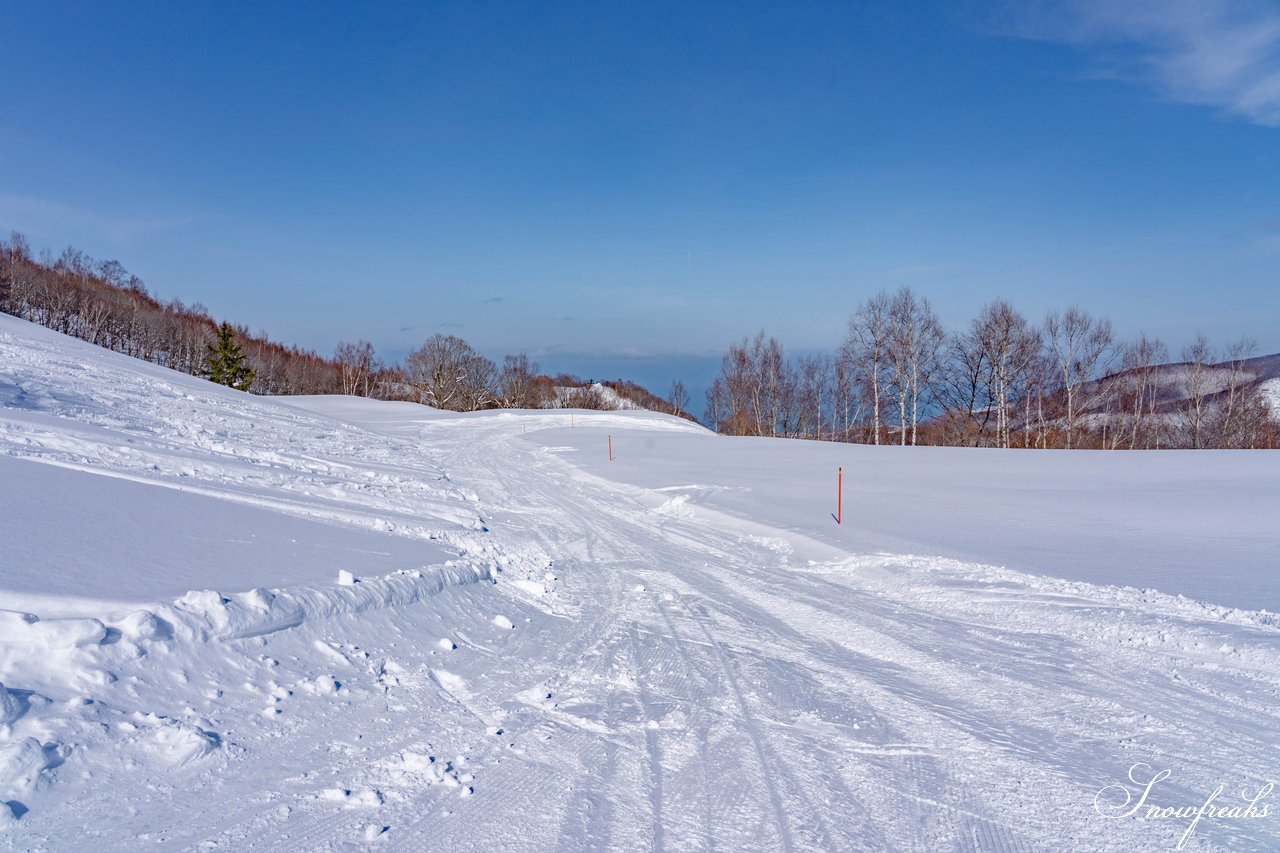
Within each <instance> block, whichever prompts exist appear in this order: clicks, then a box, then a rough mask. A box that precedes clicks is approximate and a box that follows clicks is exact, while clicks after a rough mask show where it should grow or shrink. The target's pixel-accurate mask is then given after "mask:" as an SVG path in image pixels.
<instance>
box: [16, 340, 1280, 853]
mask: <svg viewBox="0 0 1280 853" xmlns="http://www.w3.org/2000/svg"><path fill="white" fill-rule="evenodd" d="M569 422H570V413H569V412H567V411H551V412H489V413H478V414H474V415H455V414H450V413H443V412H437V411H434V410H431V409H427V408H424V407H421V406H416V405H412V404H406V403H385V402H377V401H369V400H362V399H355V398H346V397H328V398H293V399H270V398H260V397H252V396H249V395H246V394H241V393H239V392H235V391H230V390H227V389H223V388H219V387H216V386H214V385H212V384H210V383H207V382H204V381H202V380H198V379H193V378H190V377H186V376H182V375H178V374H175V373H172V372H169V371H166V370H164V369H161V368H157V367H154V366H151V365H147V364H144V363H141V362H137V361H134V360H131V359H128V358H126V357H123V356H119V355H115V354H112V353H109V352H106V351H103V350H99V349H96V348H94V347H91V346H88V345H86V344H83V343H80V342H78V341H73V340H70V339H68V338H64V337H62V336H60V335H56V334H54V333H52V332H49V331H47V330H43V329H39V328H37V327H35V326H31V325H29V324H26V323H23V322H21V321H18V320H14V319H13V318H9V317H3V316H0V485H2V486H3V488H0V681H3V684H4V686H3V688H0V827H2V828H0V847H2V846H5V845H7V846H9V847H10V848H12V849H17V850H95V851H133V850H138V849H161V850H186V849H192V850H229V851H242V850H295V851H319V850H361V849H370V850H379V849H381V850H426V849H439V850H503V851H551V850H564V851H587V850H618V851H637V850H671V851H682V850H690V851H693V850H697V851H702V850H720V851H738V850H744V851H746V850H759V851H800V850H869V851H879V850H904V851H917V850H918V851H951V850H963V851H1043V850H1055V851H1057V850H1063V851H1066V850H1071V851H1092V850H1098V851H1106V850H1124V851H1146V850H1153V851H1154V850H1170V849H1175V848H1177V846H1178V845H1179V844H1181V849H1183V850H1270V849H1278V848H1280V814H1277V811H1278V810H1277V808H1276V806H1277V803H1280V794H1274V793H1270V792H1269V789H1267V788H1266V786H1267V785H1268V784H1269V783H1272V782H1275V781H1277V779H1276V776H1277V761H1276V758H1277V746H1278V745H1280V701H1278V700H1280V690H1278V689H1277V688H1278V687H1280V648H1278V643H1277V641H1278V640H1280V619H1277V618H1276V617H1275V616H1274V615H1272V613H1271V612H1268V611H1274V610H1277V609H1280V582H1278V581H1277V573H1276V566H1277V560H1276V556H1275V545H1276V539H1277V533H1276V530H1277V528H1276V518H1277V517H1280V455H1277V454H1270V453H1266V452H1249V451H1241V452H1224V453H1211V452H1205V453H1201V452H1169V453H1166V452H1156V453H1119V452H1116V453H1104V454H1093V453H1053V452H1043V453H1018V452H1000V451H989V450H973V451H968V450H963V449H952V448H948V449H942V448H938V449H934V448H920V449H910V448H908V449H903V448H873V447H861V446H848V445H835V444H816V443H809V442H787V441H777V440H756V439H728V438H721V437H717V436H714V435H712V434H710V433H708V432H706V431H705V430H702V429H701V428H700V427H697V426H696V425H693V424H690V423H688V422H687V421H681V420H678V419H676V418H671V417H667V416H663V415H657V414H652V413H647V412H640V411H635V412H614V413H601V412H584V411H579V412H575V413H573V423H574V425H573V427H570V425H569ZM608 436H612V442H613V449H614V454H615V459H614V460H613V461H610V460H609V458H608V450H607V446H608ZM837 467H843V468H844V471H845V503H844V509H843V520H844V523H843V524H842V525H840V526H837V525H836V524H835V520H834V518H833V516H832V513H833V512H834V511H835V501H834V498H835V486H836V479H835V478H836V468H837ZM1157 590H1158V591H1157ZM1264 608H1265V609H1264ZM1164 771H1168V774H1167V775H1163V772H1164ZM1156 774H1162V775H1160V776H1156ZM1153 776H1156V781H1155V782H1154V784H1152V785H1151V787H1150V789H1149V790H1148V791H1146V792H1145V793H1146V799H1145V801H1144V802H1143V804H1142V806H1141V807H1140V808H1135V809H1132V811H1133V813H1132V814H1127V816H1126V813H1127V812H1129V811H1131V807H1133V806H1136V804H1137V803H1138V801H1139V798H1141V797H1142V796H1143V794H1144V792H1143V790H1142V789H1143V787H1144V785H1145V784H1146V782H1147V781H1148V780H1151V779H1152V777H1153ZM1219 786H1222V791H1221V792H1220V793H1219V794H1218V795H1217V796H1216V798H1215V799H1213V802H1212V803H1211V806H1213V807H1225V808H1234V809H1235V810H1234V812H1231V811H1228V812H1226V813H1223V814H1216V813H1210V812H1207V811H1206V813H1205V815H1204V816H1203V817H1202V818H1201V819H1200V820H1199V821H1198V822H1195V816H1194V815H1193V814H1192V813H1191V811H1192V810H1198V809H1200V807H1201V806H1202V805H1203V804H1204V803H1205V802H1206V800H1208V799H1210V797H1211V795H1213V794H1214V791H1215V790H1216V789H1217V788H1218V787H1219ZM1264 791H1265V792H1266V793H1262V792H1264ZM1259 793H1261V794H1262V795H1261V797H1258V796H1257V795H1258V794H1259ZM1242 794H1245V795H1247V796H1248V797H1253V798H1255V799H1256V800H1257V802H1256V803H1255V805H1254V807H1253V808H1252V810H1251V811H1247V810H1246V807H1247V806H1248V805H1249V804H1248V803H1247V802H1246V800H1245V799H1244V798H1242ZM1126 796H1129V797H1131V798H1132V799H1131V800H1130V801H1129V804H1128V805H1126V803H1125V797H1126ZM1153 806H1154V807H1159V808H1158V809H1156V811H1155V812H1152V810H1151V807H1153ZM1175 808H1176V809H1180V810H1182V813H1181V814H1180V815H1173V814H1170V813H1168V812H1162V811H1160V809H1175ZM1193 822H1195V823H1194V826H1192V824H1193Z"/></svg>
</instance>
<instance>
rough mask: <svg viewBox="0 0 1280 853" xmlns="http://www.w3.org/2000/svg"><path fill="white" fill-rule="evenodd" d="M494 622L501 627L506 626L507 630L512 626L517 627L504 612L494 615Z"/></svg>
mask: <svg viewBox="0 0 1280 853" xmlns="http://www.w3.org/2000/svg"><path fill="white" fill-rule="evenodd" d="M493 624H495V625H497V626H498V627H499V628H506V629H507V630H511V629H512V628H514V627H515V625H513V624H512V622H511V620H510V619H508V618H507V617H505V616H503V615H502V614H498V615H497V616H495V617H493Z"/></svg>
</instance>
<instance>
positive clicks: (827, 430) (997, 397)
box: [705, 288, 1280, 449]
mask: <svg viewBox="0 0 1280 853" xmlns="http://www.w3.org/2000/svg"><path fill="white" fill-rule="evenodd" d="M1255 350H1256V344H1255V343H1254V342H1253V341H1252V340H1250V339H1248V338H1242V339H1241V340H1239V341H1237V342H1235V343H1233V344H1231V345H1229V346H1228V347H1226V348H1225V349H1224V350H1223V351H1221V352H1218V351H1217V350H1216V349H1215V348H1214V347H1213V346H1212V345H1211V344H1210V342H1209V341H1208V340H1207V339H1206V338H1205V337H1204V336H1203V335H1200V336H1198V337H1197V339H1196V340H1195V341H1194V342H1192V343H1191V344H1189V345H1188V346H1186V347H1184V348H1183V349H1182V351H1181V353H1180V356H1181V361H1179V362H1176V363H1169V352H1168V349H1167V347H1166V346H1165V345H1164V343H1162V342H1161V341H1160V340H1158V339H1155V338H1150V337H1147V336H1142V337H1140V338H1138V339H1137V340H1132V341H1122V340H1119V339H1118V338H1117V337H1116V335H1115V332H1114V330H1113V328H1112V326H1111V323H1110V321H1108V320H1107V319H1106V318H1104V317H1099V316H1096V315H1093V314H1091V313H1089V312H1087V311H1085V310H1082V309H1080V308H1078V307H1072V308H1068V309H1066V310H1063V311H1051V312H1050V313H1049V314H1047V315H1046V316H1045V317H1044V318H1043V320H1042V321H1041V322H1039V323H1034V322H1032V321H1031V320H1029V319H1028V318H1027V317H1025V316H1024V315H1022V314H1021V313H1019V312H1018V311H1017V309H1015V308H1014V307H1013V306H1012V305H1011V304H1009V303H1008V302H1005V301H1003V300H997V301H994V302H991V303H989V304H987V305H986V306H984V307H983V308H982V310H981V311H980V312H979V314H978V316H977V317H975V318H974V319H973V320H972V321H971V322H970V323H969V325H968V326H967V327H965V328H963V329H960V330H955V331H949V330H946V329H944V328H943V326H942V324H941V322H940V321H939V319H938V317H937V314H936V313H935V312H934V310H933V307H932V305H931V304H930V302H929V300H928V299H926V298H924V297H921V296H919V295H917V294H916V293H914V292H913V291H911V290H910V289H909V288H903V289H901V290H899V291H897V292H896V293H889V292H881V293H879V294H877V295H875V296H873V297H871V298H870V299H867V300H866V301H864V302H863V303H862V304H861V305H859V306H858V308H857V310H856V311H855V312H854V313H853V314H852V316H850V318H849V321H848V331H847V335H846V338H845V340H844V342H843V344H842V345H841V346H840V348H839V349H838V350H837V351H835V352H832V353H826V354H817V355H804V356H798V357H788V356H787V355H786V354H785V353H784V351H783V348H782V346H781V344H780V343H779V342H778V341H777V339H775V338H773V337H768V336H766V335H765V333H764V332H763V331H762V332H760V333H759V334H758V335H756V336H755V337H754V338H744V339H743V340H742V341H741V342H740V343H737V344H734V345H732V346H730V347H729V349H728V351H727V352H726V353H725V354H724V357H723V359H722V360H721V369H720V374H719V376H718V377H717V378H716V379H715V381H714V382H713V383H712V385H711V387H710V389H709V390H708V391H707V407H706V412H705V418H706V420H707V422H708V423H709V424H710V425H711V426H712V427H714V428H715V429H716V430H717V431H719V432H721V433H726V434H730V435H755V436H785V437H794V438H812V439H826V440H833V441H852V442H862V443H868V444H889V443H893V444H902V445H908V444H911V445H916V444H932V445H956V446H972V447H1003V448H1014V447H1022V448H1066V449H1071V448H1095V449H1102V448H1105V449H1118V448H1125V449H1156V448H1261V447H1265V448H1274V447H1275V446H1276V441H1277V438H1280V436H1277V432H1278V431H1280V428H1278V425H1277V423H1276V420H1275V419H1274V417H1273V416H1272V415H1271V413H1270V410H1269V407H1268V406H1267V403H1266V401H1265V399H1264V398H1263V394H1262V390H1261V388H1260V385H1261V381H1262V379H1265V378H1267V376H1268V375H1278V374H1280V364H1271V365H1270V367H1269V368H1266V369H1264V368H1263V367H1262V366H1261V365H1262V364H1263V362H1266V361H1267V360H1265V359H1255V358H1253V356H1254V355H1255ZM1268 370H1269V371H1270V373H1269V374H1268Z"/></svg>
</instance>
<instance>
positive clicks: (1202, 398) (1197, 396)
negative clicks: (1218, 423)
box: [1182, 334, 1216, 449]
mask: <svg viewBox="0 0 1280 853" xmlns="http://www.w3.org/2000/svg"><path fill="white" fill-rule="evenodd" d="M1215 359H1216V356H1215V354H1214V351H1213V347H1212V346H1211V345H1210V344H1209V339H1208V338H1207V337H1205V336H1204V335H1203V334H1197V335H1196V338H1195V340H1194V341H1192V342H1191V343H1189V344H1187V345H1186V346H1184V347H1183V348H1182V360H1183V362H1184V363H1185V368H1184V370H1185V372H1184V374H1183V397H1184V399H1185V401H1186V402H1185V406H1184V410H1183V417H1182V421H1183V429H1184V431H1185V433H1186V442H1187V444H1188V446H1190V447H1191V448H1193V449H1199V448H1202V447H1204V446H1205V445H1206V441H1205V439H1206V437H1207V436H1206V433H1207V431H1208V430H1207V429H1206V426H1207V423H1208V420H1209V396H1210V395H1211V394H1212V393H1213V390H1214V389H1213V380H1212V377H1211V374H1212V367H1211V366H1212V364H1213V362H1214V360H1215Z"/></svg>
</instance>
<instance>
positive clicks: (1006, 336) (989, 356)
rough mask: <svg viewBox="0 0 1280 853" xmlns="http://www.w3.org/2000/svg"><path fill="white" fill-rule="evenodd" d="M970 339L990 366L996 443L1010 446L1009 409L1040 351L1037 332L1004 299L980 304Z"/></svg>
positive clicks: (1010, 418)
mask: <svg viewBox="0 0 1280 853" xmlns="http://www.w3.org/2000/svg"><path fill="white" fill-rule="evenodd" d="M970 334H971V336H972V340H973V342H974V343H975V344H976V345H977V346H978V348H979V349H980V350H981V352H982V355H983V359H982V360H983V361H984V362H985V363H986V364H987V365H989V368H990V369H989V372H988V374H987V375H988V378H989V379H988V381H989V382H990V386H991V389H990V394H989V398H990V400H991V403H992V405H993V406H994V407H995V410H996V442H997V444H998V445H999V446H1000V447H1009V446H1010V442H1009V426H1010V424H1011V423H1012V421H1013V418H1012V410H1013V406H1014V403H1016V402H1017V398H1018V396H1019V395H1020V394H1025V393H1026V384H1027V383H1026V380H1027V378H1028V371H1029V370H1030V368H1031V366H1032V364H1033V363H1034V361H1035V359H1036V357H1037V356H1038V355H1039V354H1040V347H1041V341H1040V333H1039V332H1038V331H1037V330H1035V329H1034V328H1032V327H1031V324H1029V323H1028V322H1027V320H1026V318H1025V317H1023V316H1022V315H1021V314H1019V313H1018V312H1017V311H1016V310H1014V308H1013V306H1012V305H1010V304H1009V303H1008V302H1005V301H1003V300H997V301H995V302H992V303H989V304H988V305H986V306H985V307H983V309H982V311H981V313H979V315H978V316H977V318H976V319H975V320H974V321H973V329H972V332H971V333H970Z"/></svg>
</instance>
